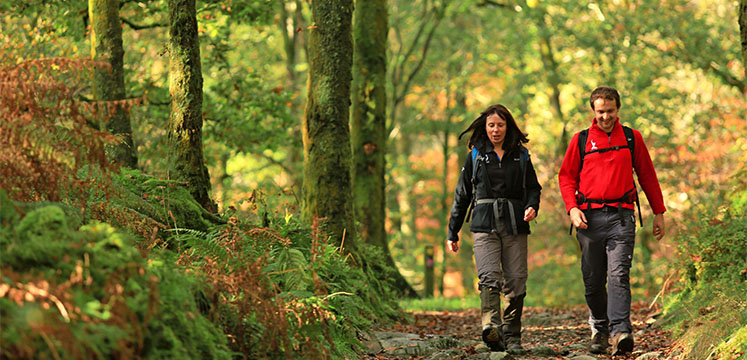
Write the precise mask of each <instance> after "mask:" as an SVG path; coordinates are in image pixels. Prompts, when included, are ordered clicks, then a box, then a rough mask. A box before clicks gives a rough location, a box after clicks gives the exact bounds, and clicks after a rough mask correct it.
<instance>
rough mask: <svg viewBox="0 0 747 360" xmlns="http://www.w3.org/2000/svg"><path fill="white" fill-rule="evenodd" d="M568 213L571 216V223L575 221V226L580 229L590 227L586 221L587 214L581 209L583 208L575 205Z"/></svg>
mask: <svg viewBox="0 0 747 360" xmlns="http://www.w3.org/2000/svg"><path fill="white" fill-rule="evenodd" d="M568 215H569V216H570V217H571V223H573V226H575V227H576V228H579V229H588V228H589V225H587V222H586V215H584V212H583V211H581V209H579V208H577V207H575V208H573V209H571V212H570V213H568Z"/></svg>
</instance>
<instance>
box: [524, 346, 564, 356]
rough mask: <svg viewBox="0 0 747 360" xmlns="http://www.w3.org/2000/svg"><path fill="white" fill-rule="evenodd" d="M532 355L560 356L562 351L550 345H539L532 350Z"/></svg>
mask: <svg viewBox="0 0 747 360" xmlns="http://www.w3.org/2000/svg"><path fill="white" fill-rule="evenodd" d="M530 352H531V353H532V355H534V356H545V357H551V356H559V355H560V353H559V352H557V351H555V349H553V348H551V347H549V346H537V347H534V348H532V349H531V350H530Z"/></svg>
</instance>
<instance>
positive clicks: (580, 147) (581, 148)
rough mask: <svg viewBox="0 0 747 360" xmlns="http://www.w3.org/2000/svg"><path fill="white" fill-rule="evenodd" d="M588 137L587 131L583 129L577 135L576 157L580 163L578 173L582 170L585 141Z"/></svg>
mask: <svg viewBox="0 0 747 360" xmlns="http://www.w3.org/2000/svg"><path fill="white" fill-rule="evenodd" d="M588 137H589V129H583V130H581V131H580V132H579V133H578V155H579V158H580V159H581V163H580V164H579V166H578V172H579V173H580V172H581V169H583V168H584V156H586V139H587V138H588Z"/></svg>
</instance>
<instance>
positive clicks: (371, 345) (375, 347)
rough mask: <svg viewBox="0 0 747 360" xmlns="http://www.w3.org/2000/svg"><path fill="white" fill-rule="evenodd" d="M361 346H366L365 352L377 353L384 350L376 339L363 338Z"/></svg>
mask: <svg viewBox="0 0 747 360" xmlns="http://www.w3.org/2000/svg"><path fill="white" fill-rule="evenodd" d="M363 346H365V347H366V354H378V353H380V352H381V350H384V348H383V347H382V346H381V343H380V342H379V341H378V340H364V341H363Z"/></svg>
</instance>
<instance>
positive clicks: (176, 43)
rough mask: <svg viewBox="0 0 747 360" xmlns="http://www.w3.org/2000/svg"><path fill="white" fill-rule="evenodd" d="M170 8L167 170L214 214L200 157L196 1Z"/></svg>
mask: <svg viewBox="0 0 747 360" xmlns="http://www.w3.org/2000/svg"><path fill="white" fill-rule="evenodd" d="M168 7H169V35H170V36H169V78H170V80H169V92H170V93H171V111H170V115H169V124H168V136H169V167H170V172H171V176H172V178H173V179H176V180H178V181H184V182H186V184H187V186H188V188H189V192H190V193H191V194H192V196H194V198H195V199H196V200H197V202H198V203H200V205H202V206H203V207H204V208H205V209H207V210H209V211H213V212H215V211H216V210H217V207H216V205H215V203H213V201H212V200H211V199H210V195H209V192H210V176H209V175H208V170H207V167H206V166H205V162H204V159H203V155H202V68H201V66H200V43H199V40H198V38H197V18H196V11H195V0H168Z"/></svg>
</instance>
